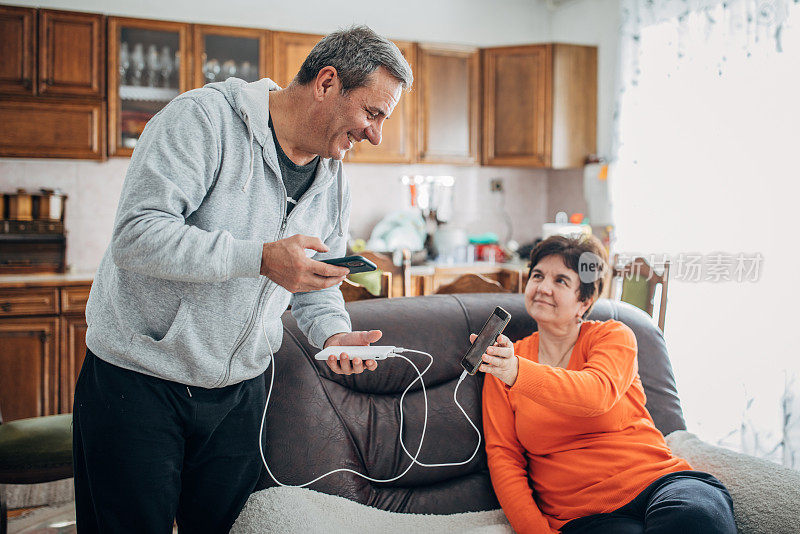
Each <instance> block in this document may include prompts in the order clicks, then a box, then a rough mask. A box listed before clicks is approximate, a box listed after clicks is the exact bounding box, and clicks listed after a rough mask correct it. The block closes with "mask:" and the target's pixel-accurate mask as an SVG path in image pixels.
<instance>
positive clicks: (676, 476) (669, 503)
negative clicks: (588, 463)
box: [561, 471, 736, 534]
mask: <svg viewBox="0 0 800 534" xmlns="http://www.w3.org/2000/svg"><path fill="white" fill-rule="evenodd" d="M561 532H568V533H569V534H601V533H607V532H613V533H614V534H641V533H645V532H646V533H647V534H656V533H658V534H662V533H663V534H736V523H734V520H733V501H732V500H731V495H730V493H728V490H727V489H726V488H725V486H724V485H723V484H722V482H720V481H719V480H717V479H716V478H714V477H713V476H711V475H709V474H708V473H703V472H702V471H678V472H677V473H670V474H668V475H664V476H663V477H661V478H659V479H658V480H656V481H655V482H653V483H652V484H650V485H649V486H648V487H647V488H645V490H644V491H642V492H641V493H640V494H639V495H637V496H636V498H635V499H633V500H632V501H631V502H629V503H628V504H626V505H625V506H623V507H622V508H618V509H617V510H614V511H613V512H610V513H607V514H594V515H590V516H586V517H581V518H579V519H573V520H572V521H570V522H569V523H567V524H566V525H564V526H563V527H562V528H561Z"/></svg>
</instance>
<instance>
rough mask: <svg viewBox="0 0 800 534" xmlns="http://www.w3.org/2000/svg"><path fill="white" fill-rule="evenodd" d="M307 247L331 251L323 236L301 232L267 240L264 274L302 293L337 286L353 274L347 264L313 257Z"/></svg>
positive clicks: (263, 260) (262, 266)
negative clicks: (339, 265) (309, 254)
mask: <svg viewBox="0 0 800 534" xmlns="http://www.w3.org/2000/svg"><path fill="white" fill-rule="evenodd" d="M306 249H311V250H316V251H317V252H328V247H327V246H325V243H323V242H322V241H321V240H320V239H319V238H317V237H311V236H307V235H299V234H298V235H293V236H292V237H287V238H285V239H281V240H279V241H274V242H272V243H264V248H263V249H262V251H261V274H263V275H264V276H266V277H267V278H269V279H270V280H272V281H273V282H275V283H276V284H278V285H279V286H281V287H284V288H286V289H287V290H288V291H289V292H290V293H298V292H301V291H315V290H318V289H325V288H328V287H331V286H335V285H336V284H339V283H341V282H342V280H344V279H345V277H346V276H347V275H348V274H349V273H350V270H349V269H348V268H347V267H337V266H335V265H330V264H327V263H323V262H321V261H316V260H312V259H311V258H309V257H308V256H306Z"/></svg>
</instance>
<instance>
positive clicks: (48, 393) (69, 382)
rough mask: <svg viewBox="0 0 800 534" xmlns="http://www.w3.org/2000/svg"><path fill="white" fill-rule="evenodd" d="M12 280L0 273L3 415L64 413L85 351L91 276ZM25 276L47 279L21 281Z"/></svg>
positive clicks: (0, 404)
mask: <svg viewBox="0 0 800 534" xmlns="http://www.w3.org/2000/svg"><path fill="white" fill-rule="evenodd" d="M12 279H13V281H12V282H9V281H8V280H9V278H0V412H2V415H3V420H4V421H11V420H14V419H22V418H25V417H37V416H41V415H51V414H55V413H69V412H71V411H72V398H73V395H74V394H75V383H76V381H77V378H78V373H79V372H80V368H81V365H82V364H83V359H84V356H85V354H86V319H85V317H84V313H85V309H86V301H87V299H88V297H89V290H90V288H91V281H90V280H77V281H76V280H68V276H66V275H55V276H52V275H48V276H42V275H39V276H37V275H32V276H30V277H12ZM29 279H30V280H46V281H44V282H39V281H34V282H30V281H24V280H29ZM20 280H23V281H20Z"/></svg>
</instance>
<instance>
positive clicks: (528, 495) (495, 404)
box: [482, 375, 555, 534]
mask: <svg viewBox="0 0 800 534" xmlns="http://www.w3.org/2000/svg"><path fill="white" fill-rule="evenodd" d="M482 402H483V433H484V436H485V438H486V456H487V459H488V462H489V473H490V474H491V477H492V486H493V487H494V492H495V494H496V495H497V500H498V501H500V506H502V507H503V512H505V514H506V517H507V518H508V521H509V522H510V523H511V526H512V527H513V528H514V531H515V532H517V533H518V534H543V533H547V534H549V533H551V532H555V531H554V530H552V529H551V528H550V525H549V524H548V522H547V520H546V519H545V517H544V515H542V512H541V510H539V507H538V506H537V505H536V501H534V500H533V491H532V490H531V487H530V484H529V482H528V470H527V464H528V461H527V458H526V457H525V448H524V447H523V446H522V444H521V443H520V442H519V439H518V438H517V432H516V428H515V425H514V411H513V410H512V408H511V403H510V402H509V400H508V392H507V391H506V389H505V387H504V386H503V384H502V383H501V382H500V381H499V380H497V379H496V378H495V377H493V376H491V375H486V378H485V380H484V382H483V401H482Z"/></svg>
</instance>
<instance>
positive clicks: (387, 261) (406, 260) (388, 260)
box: [360, 249, 411, 297]
mask: <svg viewBox="0 0 800 534" xmlns="http://www.w3.org/2000/svg"><path fill="white" fill-rule="evenodd" d="M360 254H361V256H364V257H365V258H367V259H368V260H369V261H371V262H372V263H374V264H375V265H377V266H378V269H380V270H381V271H383V272H385V273H392V296H393V297H405V296H409V295H411V272H410V271H409V268H410V267H411V251H410V250H408V249H403V264H402V265H400V266H399V267H398V266H397V265H395V264H394V261H392V257H391V256H389V255H388V254H384V253H382V252H371V251H364V252H361V253H360Z"/></svg>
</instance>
